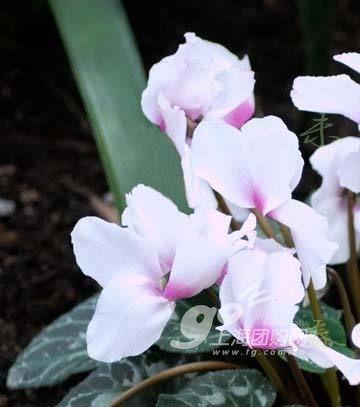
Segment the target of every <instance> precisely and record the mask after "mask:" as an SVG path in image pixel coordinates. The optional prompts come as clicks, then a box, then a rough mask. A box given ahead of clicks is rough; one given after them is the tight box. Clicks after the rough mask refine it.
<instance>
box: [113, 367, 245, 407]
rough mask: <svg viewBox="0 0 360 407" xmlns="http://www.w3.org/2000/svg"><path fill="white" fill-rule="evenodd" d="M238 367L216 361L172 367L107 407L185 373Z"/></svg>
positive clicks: (135, 387)
mask: <svg viewBox="0 0 360 407" xmlns="http://www.w3.org/2000/svg"><path fill="white" fill-rule="evenodd" d="M239 368H240V366H239V365H235V364H234V363H228V362H221V361H216V360H209V361H203V362H194V363H186V364H184V365H181V366H176V367H172V368H170V369H167V370H163V371H162V372H160V373H158V374H156V375H154V376H151V377H149V378H147V379H145V380H143V381H142V382H140V383H138V384H136V385H135V386H133V387H131V388H130V389H129V390H127V391H125V392H124V393H122V394H121V395H120V396H119V397H117V398H116V399H115V400H113V401H112V402H111V403H110V405H109V407H119V406H121V405H123V403H124V402H125V401H126V400H129V399H130V398H131V397H134V396H136V395H137V394H138V393H140V392H141V391H143V390H145V389H147V388H149V387H152V386H155V385H156V384H158V383H161V382H163V381H165V380H168V379H171V378H172V377H176V376H181V375H184V374H187V373H193V372H206V371H209V370H225V369H239Z"/></svg>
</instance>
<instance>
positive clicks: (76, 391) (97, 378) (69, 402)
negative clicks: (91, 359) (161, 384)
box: [58, 359, 145, 407]
mask: <svg viewBox="0 0 360 407" xmlns="http://www.w3.org/2000/svg"><path fill="white" fill-rule="evenodd" d="M144 378H145V377H144V374H143V369H142V368H141V366H140V365H139V363H138V360H136V359H134V360H132V359H123V360H121V361H120V362H117V363H113V364H103V365H102V366H100V367H99V368H97V369H96V370H94V371H93V372H91V373H90V375H89V376H88V377H87V378H86V379H85V380H83V381H82V382H81V383H79V384H78V385H77V386H76V387H74V388H73V389H72V390H71V391H70V392H69V393H68V394H67V395H66V397H65V398H64V399H63V400H62V401H61V402H60V403H59V404H58V406H59V407H87V406H92V407H103V406H107V405H108V404H109V403H110V402H111V401H112V400H113V399H114V398H115V397H117V396H118V395H119V394H121V393H123V392H124V391H126V390H128V389H129V388H130V387H132V386H134V385H135V384H137V383H139V382H140V381H141V380H143V379H144ZM139 402H140V400H139V399H138V398H134V399H132V400H130V402H129V403H128V404H127V405H129V406H138V405H141V404H138V403H139Z"/></svg>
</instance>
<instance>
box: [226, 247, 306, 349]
mask: <svg viewBox="0 0 360 407" xmlns="http://www.w3.org/2000/svg"><path fill="white" fill-rule="evenodd" d="M284 287H287V289H286V290H284ZM303 297H304V287H303V285H302V282H301V271H300V264H299V262H298V260H297V259H295V258H294V257H293V256H292V255H291V254H290V253H289V252H287V251H284V250H281V251H279V252H274V253H270V254H269V253H265V252H262V251H260V250H244V251H241V252H239V253H238V254H236V255H235V256H233V257H232V258H231V259H230V260H229V263H228V272H227V274H226V276H225V277H224V280H223V283H222V285H221V287H220V300H221V309H220V314H221V316H222V318H223V321H224V325H223V326H222V327H220V330H224V329H226V330H227V331H229V332H231V333H232V334H233V335H234V336H235V337H237V338H238V339H241V338H240V337H239V336H241V335H242V332H241V330H245V332H246V333H247V337H246V342H247V343H248V345H250V346H252V347H257V348H263V349H265V348H279V347H284V346H285V345H286V344H285V343H279V338H277V339H276V338H274V334H275V335H276V332H278V333H279V331H285V334H286V335H285V337H288V336H289V335H288V331H289V330H290V328H291V326H292V321H293V318H294V315H295V313H296V310H297V307H296V306H295V304H296V303H298V302H300V301H301V300H302V298H303ZM260 331H263V332H260ZM258 333H259V334H261V333H263V334H264V335H265V337H264V338H263V341H264V342H263V343H259V342H257V343H256V338H255V337H254V335H257V334H258ZM282 333H283V334H284V332H282Z"/></svg>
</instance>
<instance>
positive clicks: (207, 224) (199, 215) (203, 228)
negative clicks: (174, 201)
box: [190, 207, 256, 241]
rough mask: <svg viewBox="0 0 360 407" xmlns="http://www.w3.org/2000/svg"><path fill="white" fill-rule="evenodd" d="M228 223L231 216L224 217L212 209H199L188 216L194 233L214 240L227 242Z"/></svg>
mask: <svg viewBox="0 0 360 407" xmlns="http://www.w3.org/2000/svg"><path fill="white" fill-rule="evenodd" d="M230 222H231V216H228V215H224V214H223V213H221V212H219V211H217V210H216V209H212V208H206V207H199V208H196V209H195V211H194V213H193V214H191V215H190V224H191V226H192V227H193V228H194V230H195V231H196V234H197V235H198V236H201V237H205V238H211V239H214V240H220V241H221V240H222V241H226V240H227V238H228V233H229V228H230ZM255 226H256V220H255ZM253 229H254V228H253ZM243 236H244V234H243Z"/></svg>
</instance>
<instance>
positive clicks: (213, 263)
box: [164, 237, 234, 300]
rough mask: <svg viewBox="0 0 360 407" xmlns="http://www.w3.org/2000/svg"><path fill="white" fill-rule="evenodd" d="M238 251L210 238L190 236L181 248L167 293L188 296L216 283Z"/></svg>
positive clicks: (168, 294) (177, 297)
mask: <svg viewBox="0 0 360 407" xmlns="http://www.w3.org/2000/svg"><path fill="white" fill-rule="evenodd" d="M233 253H234V251H233V249H232V247H231V246H230V245H227V244H223V243H222V242H217V241H214V240H211V239H207V238H201V237H199V238H194V239H191V240H190V239H189V240H188V241H187V242H185V243H183V244H182V245H181V246H179V247H178V249H177V251H176V256H175V259H174V263H173V267H172V270H171V273H170V278H169V281H168V283H167V285H166V287H165V290H164V296H165V297H166V298H168V299H169V300H176V299H179V298H188V297H192V296H194V295H196V294H198V293H200V292H201V291H202V290H204V289H205V288H208V287H210V286H212V285H213V284H214V283H215V282H216V281H217V280H218V279H219V277H220V275H221V272H222V269H223V267H224V265H225V263H226V262H227V260H228V259H229V257H230V256H231V255H232V254H233Z"/></svg>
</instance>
